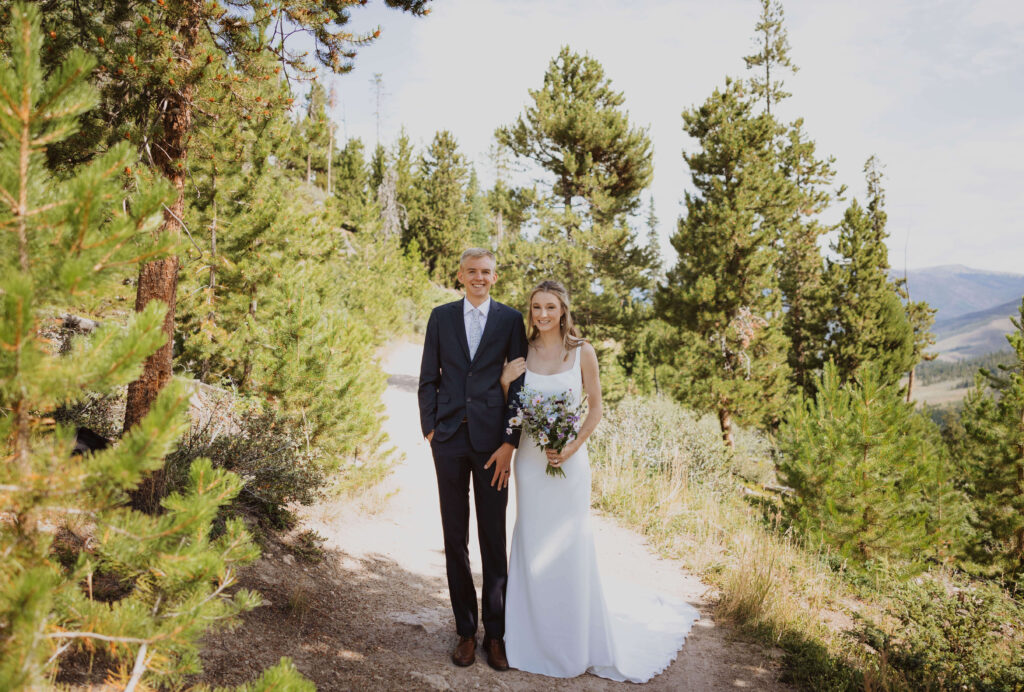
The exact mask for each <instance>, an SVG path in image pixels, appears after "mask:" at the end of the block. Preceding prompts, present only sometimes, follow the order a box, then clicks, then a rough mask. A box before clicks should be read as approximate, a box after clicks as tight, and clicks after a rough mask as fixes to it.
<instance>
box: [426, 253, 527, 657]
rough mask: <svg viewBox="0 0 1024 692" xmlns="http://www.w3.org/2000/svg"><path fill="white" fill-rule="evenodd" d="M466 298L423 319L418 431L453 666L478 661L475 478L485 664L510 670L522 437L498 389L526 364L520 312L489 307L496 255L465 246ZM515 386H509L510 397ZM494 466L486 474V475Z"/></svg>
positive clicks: (462, 264)
mask: <svg viewBox="0 0 1024 692" xmlns="http://www.w3.org/2000/svg"><path fill="white" fill-rule="evenodd" d="M457 276H458V280H459V283H460V284H462V286H463V287H464V288H465V291H466V297H465V298H464V299H463V300H457V301H455V302H453V303H448V304H446V305H441V306H439V307H436V308H434V310H433V312H431V313H430V320H429V321H428V322H427V334H426V337H425V339H424V342H423V361H422V363H421V364H420V384H419V401H420V424H421V425H422V428H423V435H424V436H425V437H426V438H427V441H428V442H429V443H430V449H431V451H432V452H433V455H434V469H435V471H436V472H437V489H438V494H439V496H440V499H441V526H442V528H443V530H444V552H445V560H446V563H447V565H446V566H447V571H448V593H449V596H450V597H451V601H452V611H454V613H455V627H456V630H457V631H458V635H459V643H458V645H457V646H456V647H455V652H454V653H453V654H452V661H454V662H455V664H456V665H460V666H468V665H470V664H472V663H473V661H474V659H475V657H476V656H475V650H476V630H477V604H476V588H475V587H474V586H473V574H472V572H471V571H470V568H469V486H470V480H469V479H470V477H472V478H473V497H474V500H475V502H476V523H477V532H478V534H479V537H480V554H481V555H480V557H481V560H482V562H483V568H484V569H483V572H484V584H483V593H482V597H483V621H484V651H485V652H486V653H487V663H488V664H489V665H490V666H491V667H492V668H494V669H496V670H508V661H507V660H506V658H505V642H504V636H505V583H506V581H507V579H508V563H507V558H506V554H505V507H506V504H507V502H508V492H507V491H506V488H507V487H508V477H509V469H510V466H511V463H512V452H513V451H514V449H515V447H516V445H518V444H519V431H518V430H515V429H508V428H507V423H506V422H507V421H508V419H509V418H510V415H509V411H508V410H507V409H506V404H505V396H504V394H503V393H502V390H501V371H502V367H503V366H504V364H505V361H507V360H514V359H516V358H521V357H522V358H525V357H526V333H525V329H524V328H523V316H522V315H521V314H520V313H519V311H518V310H514V309H512V308H510V307H508V306H507V305H502V304H501V303H499V302H497V301H494V300H491V297H490V292H491V286H493V285H494V282H495V281H496V280H497V278H498V277H497V274H496V273H495V261H494V253H492V252H491V251H490V250H481V249H479V248H472V249H469V250H466V251H465V252H463V253H462V258H461V259H460V260H459V272H458V275H457ZM521 386H522V378H520V379H519V380H516V382H514V383H513V384H512V387H511V388H510V391H509V400H510V401H512V400H513V399H512V396H513V394H514V393H515V392H516V391H518V389H519V388H521ZM491 466H493V467H494V471H493V473H490V472H489V471H488V470H489V469H490V468H491Z"/></svg>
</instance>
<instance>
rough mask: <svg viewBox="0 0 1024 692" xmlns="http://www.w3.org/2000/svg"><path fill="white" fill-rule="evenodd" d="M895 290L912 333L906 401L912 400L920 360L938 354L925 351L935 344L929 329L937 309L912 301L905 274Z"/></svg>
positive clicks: (931, 357)
mask: <svg viewBox="0 0 1024 692" xmlns="http://www.w3.org/2000/svg"><path fill="white" fill-rule="evenodd" d="M897 291H898V292H899V296H900V298H901V299H902V300H903V301H904V303H903V304H904V308H905V310H906V313H907V321H908V322H909V323H910V328H911V330H912V331H913V333H914V353H913V357H912V358H911V360H910V372H908V373H907V401H912V400H913V393H914V380H915V375H916V373H917V366H918V365H919V364H921V363H922V362H924V363H928V362H931V361H933V360H935V359H936V358H937V357H938V355H939V354H937V353H928V352H927V349H928V347H930V346H933V345H934V344H935V334H933V333H932V331H931V329H932V325H933V324H935V313H936V312H937V311H938V310H937V308H933V307H932V306H930V305H929V304H928V303H926V302H925V301H923V300H919V301H914V300H911V299H910V287H909V286H907V278H906V276H904V277H903V278H902V279H900V281H899V282H898V284H897Z"/></svg>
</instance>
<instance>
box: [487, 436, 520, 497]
mask: <svg viewBox="0 0 1024 692" xmlns="http://www.w3.org/2000/svg"><path fill="white" fill-rule="evenodd" d="M514 451H515V447H513V446H512V445H511V444H510V443H508V442H505V443H504V444H502V445H501V446H500V447H498V449H497V450H495V452H494V454H492V455H491V458H490V459H488V460H487V463H486V464H484V469H489V468H491V464H494V477H493V478H492V479H491V487H492V488H493V487H494V486H495V483H497V488H498V490H504V489H505V488H507V487H508V477H509V475H510V473H511V468H512V452H514Z"/></svg>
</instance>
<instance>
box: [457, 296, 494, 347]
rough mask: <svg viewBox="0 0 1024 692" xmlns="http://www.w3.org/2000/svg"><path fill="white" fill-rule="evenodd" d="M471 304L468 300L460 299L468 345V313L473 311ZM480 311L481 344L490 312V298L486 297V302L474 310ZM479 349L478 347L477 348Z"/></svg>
mask: <svg viewBox="0 0 1024 692" xmlns="http://www.w3.org/2000/svg"><path fill="white" fill-rule="evenodd" d="M473 309H474V308H473V304H472V303H470V302H469V299H467V298H463V299H462V320H463V322H464V323H465V325H466V343H469V312H470V310H473ZM475 309H476V310H479V311H480V337H481V343H483V341H482V339H483V335H484V327H486V326H487V313H488V312H490V310H491V297H490V296H487V300H485V301H484V302H482V303H480V307H478V308H475ZM477 348H479V346H477Z"/></svg>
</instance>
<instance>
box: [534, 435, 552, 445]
mask: <svg viewBox="0 0 1024 692" xmlns="http://www.w3.org/2000/svg"><path fill="white" fill-rule="evenodd" d="M537 441H538V442H540V443H541V444H542V445H546V444H547V443H548V442H550V440H548V436H547V435H545V434H544V433H541V434H540V437H538V438H537Z"/></svg>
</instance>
